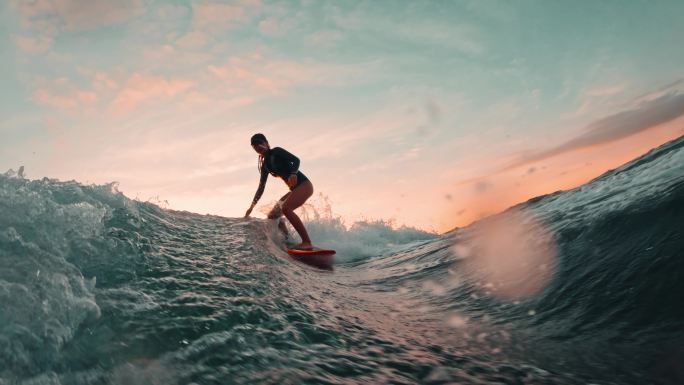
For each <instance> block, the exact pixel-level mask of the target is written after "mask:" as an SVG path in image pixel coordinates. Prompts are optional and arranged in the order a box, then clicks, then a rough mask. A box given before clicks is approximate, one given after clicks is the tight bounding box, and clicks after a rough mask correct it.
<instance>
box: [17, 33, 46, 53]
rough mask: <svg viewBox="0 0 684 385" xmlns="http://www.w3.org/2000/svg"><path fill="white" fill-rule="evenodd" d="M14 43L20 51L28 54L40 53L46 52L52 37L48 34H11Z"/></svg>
mask: <svg viewBox="0 0 684 385" xmlns="http://www.w3.org/2000/svg"><path fill="white" fill-rule="evenodd" d="M13 40H14V44H15V45H16V46H17V47H19V49H21V50H22V51H24V52H26V53H30V54H40V53H44V52H47V50H48V49H49V48H50V46H51V45H52V38H51V37H49V36H36V37H33V36H21V35H20V36H13Z"/></svg>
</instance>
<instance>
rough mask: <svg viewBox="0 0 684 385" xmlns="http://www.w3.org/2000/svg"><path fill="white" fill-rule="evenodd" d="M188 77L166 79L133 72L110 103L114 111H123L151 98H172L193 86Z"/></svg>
mask: <svg viewBox="0 0 684 385" xmlns="http://www.w3.org/2000/svg"><path fill="white" fill-rule="evenodd" d="M194 84H195V82H193V81H192V80H188V79H166V78H164V77H161V76H148V75H142V74H138V73H136V74H133V75H132V76H131V77H129V78H128V81H127V82H126V84H125V85H124V86H123V88H122V90H121V91H120V92H119V93H118V95H117V96H116V98H115V99H114V101H113V102H112V104H111V106H110V107H111V109H112V110H113V111H115V112H125V111H128V110H130V109H133V108H135V106H137V105H138V104H140V103H143V102H146V101H148V100H152V99H160V98H172V97H174V96H176V95H178V94H181V93H183V92H185V91H186V90H188V89H190V88H191V87H193V86H194Z"/></svg>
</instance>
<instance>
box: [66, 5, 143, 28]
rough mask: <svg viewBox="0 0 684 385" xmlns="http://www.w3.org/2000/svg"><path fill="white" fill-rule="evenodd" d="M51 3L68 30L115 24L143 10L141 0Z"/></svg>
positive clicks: (137, 14)
mask: <svg viewBox="0 0 684 385" xmlns="http://www.w3.org/2000/svg"><path fill="white" fill-rule="evenodd" d="M53 4H54V10H55V12H56V13H57V14H58V15H59V16H60V17H61V19H62V20H63V21H64V23H65V26H66V28H67V29H69V30H79V29H88V28H93V27H99V26H105V25H111V24H117V23H121V22H123V21H126V20H128V19H131V18H133V17H136V16H139V15H140V14H142V13H143V12H144V5H143V2H142V0H88V1H79V0H54V2H53Z"/></svg>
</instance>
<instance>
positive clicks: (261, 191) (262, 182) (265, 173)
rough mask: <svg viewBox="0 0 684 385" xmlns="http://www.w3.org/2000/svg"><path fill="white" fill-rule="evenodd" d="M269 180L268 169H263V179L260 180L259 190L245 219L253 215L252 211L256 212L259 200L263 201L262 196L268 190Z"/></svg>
mask: <svg viewBox="0 0 684 385" xmlns="http://www.w3.org/2000/svg"><path fill="white" fill-rule="evenodd" d="M267 180H268V169H266V167H262V168H261V178H260V179H259V188H257V191H256V194H254V199H252V205H251V206H249V208H248V209H247V212H246V213H245V218H247V217H248V216H249V214H251V213H252V210H254V206H256V204H257V202H259V199H261V195H263V194H264V189H265V188H266V181H267Z"/></svg>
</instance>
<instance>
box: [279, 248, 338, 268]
mask: <svg viewBox="0 0 684 385" xmlns="http://www.w3.org/2000/svg"><path fill="white" fill-rule="evenodd" d="M287 252H288V254H290V255H291V256H292V257H293V258H294V259H296V260H298V261H300V262H303V263H306V264H307V265H311V266H313V267H317V268H319V269H325V270H332V265H333V259H334V255H335V250H329V249H319V248H318V247H314V248H313V249H311V250H302V249H287Z"/></svg>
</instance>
